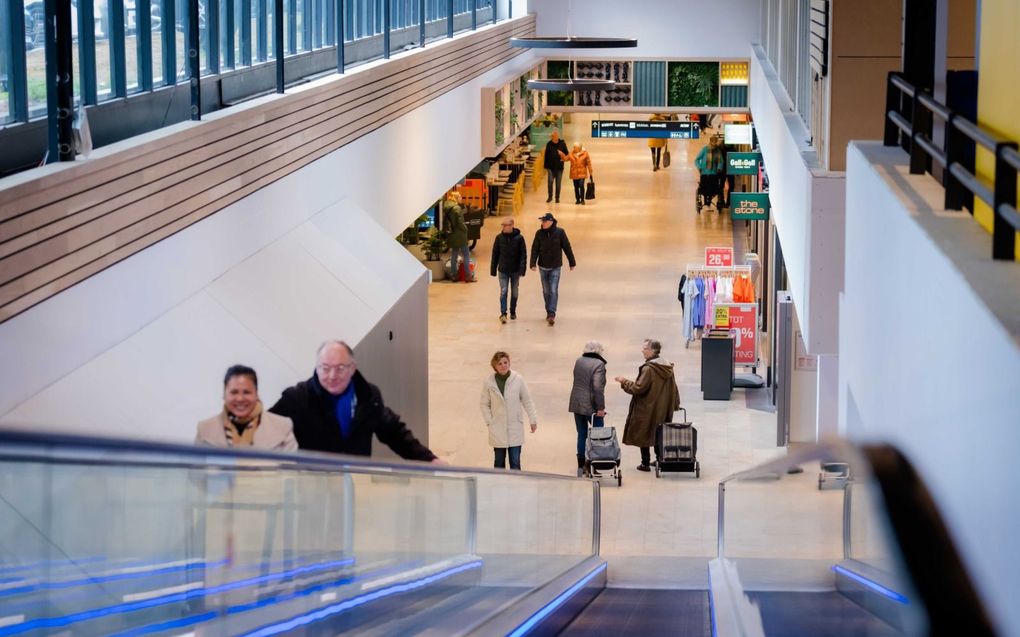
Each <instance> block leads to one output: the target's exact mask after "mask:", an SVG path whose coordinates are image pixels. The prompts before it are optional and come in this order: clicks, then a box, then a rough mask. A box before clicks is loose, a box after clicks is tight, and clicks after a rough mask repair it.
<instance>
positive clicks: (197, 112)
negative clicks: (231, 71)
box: [163, 0, 202, 121]
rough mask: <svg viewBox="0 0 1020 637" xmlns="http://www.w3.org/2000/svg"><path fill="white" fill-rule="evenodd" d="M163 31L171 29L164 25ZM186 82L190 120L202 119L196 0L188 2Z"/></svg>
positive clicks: (199, 42)
mask: <svg viewBox="0 0 1020 637" xmlns="http://www.w3.org/2000/svg"><path fill="white" fill-rule="evenodd" d="M163 28H164V29H169V28H172V27H171V26H170V25H164V26H163ZM187 45H188V75H189V76H190V77H189V78H188V82H189V83H190V84H191V119H192V120H194V121H198V120H200V119H202V63H201V58H200V57H199V49H200V48H201V46H202V35H201V32H200V31H199V28H198V0H188V39H187Z"/></svg>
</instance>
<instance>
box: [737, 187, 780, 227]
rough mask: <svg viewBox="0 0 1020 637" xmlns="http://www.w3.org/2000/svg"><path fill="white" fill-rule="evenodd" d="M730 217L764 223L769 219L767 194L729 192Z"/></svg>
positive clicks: (769, 206)
mask: <svg viewBox="0 0 1020 637" xmlns="http://www.w3.org/2000/svg"><path fill="white" fill-rule="evenodd" d="M730 204H731V205H732V207H731V208H730V217H731V218H732V219H744V220H745V221H756V220H757V221H765V220H766V219H768V218H769V209H770V208H771V205H770V204H769V193H767V192H731V193H730Z"/></svg>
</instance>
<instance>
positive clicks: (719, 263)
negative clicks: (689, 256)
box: [705, 246, 733, 268]
mask: <svg viewBox="0 0 1020 637" xmlns="http://www.w3.org/2000/svg"><path fill="white" fill-rule="evenodd" d="M705 265H707V266H709V267H713V268H728V267H731V266H732V265H733V248H727V247H719V246H708V247H706V248H705Z"/></svg>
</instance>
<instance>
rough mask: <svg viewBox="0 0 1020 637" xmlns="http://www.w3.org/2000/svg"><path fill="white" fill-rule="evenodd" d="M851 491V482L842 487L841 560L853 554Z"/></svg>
mask: <svg viewBox="0 0 1020 637" xmlns="http://www.w3.org/2000/svg"><path fill="white" fill-rule="evenodd" d="M852 489H853V482H852V481H848V482H847V483H846V484H845V485H843V559H844V560H849V559H850V556H851V555H852V554H853V544H852V540H853V537H852V536H853V525H852V524H851V514H852V513H853V498H852V497H851V491H852Z"/></svg>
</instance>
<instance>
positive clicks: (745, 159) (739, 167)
mask: <svg viewBox="0 0 1020 637" xmlns="http://www.w3.org/2000/svg"><path fill="white" fill-rule="evenodd" d="M760 161H761V153H726V174H727V175H757V174H758V162H760Z"/></svg>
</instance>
